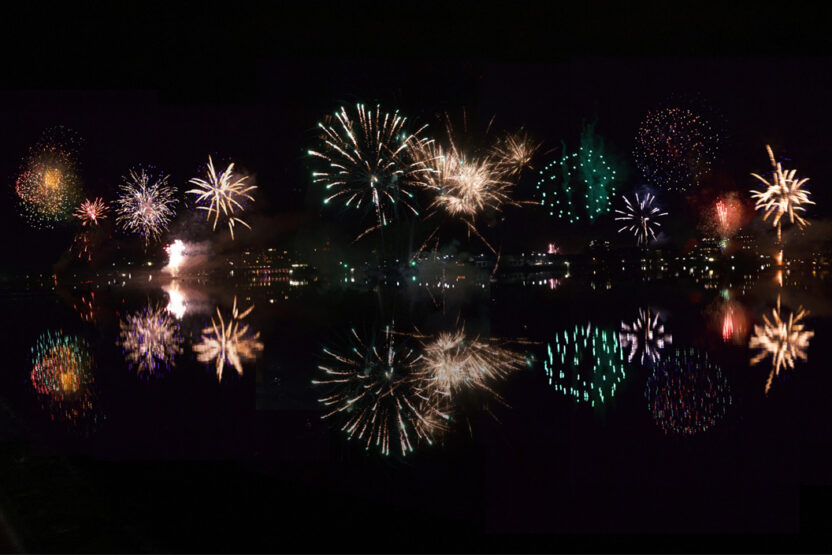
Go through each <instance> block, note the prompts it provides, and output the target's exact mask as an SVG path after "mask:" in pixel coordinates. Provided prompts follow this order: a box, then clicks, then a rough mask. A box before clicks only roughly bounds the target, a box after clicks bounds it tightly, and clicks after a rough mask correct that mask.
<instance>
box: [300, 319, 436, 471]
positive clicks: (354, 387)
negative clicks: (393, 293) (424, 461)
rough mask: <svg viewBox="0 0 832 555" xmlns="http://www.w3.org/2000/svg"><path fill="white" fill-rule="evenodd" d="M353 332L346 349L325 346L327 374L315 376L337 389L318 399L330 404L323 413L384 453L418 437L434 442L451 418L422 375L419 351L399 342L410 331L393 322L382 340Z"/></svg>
mask: <svg viewBox="0 0 832 555" xmlns="http://www.w3.org/2000/svg"><path fill="white" fill-rule="evenodd" d="M351 337H352V341H353V346H352V348H351V349H350V351H349V352H348V353H347V354H338V353H336V352H334V351H332V350H330V349H326V348H325V349H324V351H323V352H324V354H325V355H326V357H327V361H326V363H325V364H321V365H320V366H319V367H318V368H319V369H320V370H321V371H322V372H323V374H324V376H323V378H321V379H318V380H313V381H312V383H313V384H315V385H322V386H327V387H329V388H330V389H331V390H332V393H331V394H330V395H328V396H326V397H323V398H321V399H319V401H320V402H321V403H322V404H323V405H324V406H325V407H327V408H328V409H331V410H330V412H328V413H327V414H325V415H324V416H323V417H322V418H332V417H337V418H338V419H339V420H340V421H341V422H342V424H341V430H342V431H344V432H346V434H347V436H348V437H349V438H350V439H356V440H358V441H360V442H362V443H363V444H364V447H365V448H366V449H370V448H371V447H373V446H375V447H376V448H378V449H379V450H380V451H381V453H382V454H384V455H389V454H390V446H391V443H392V444H393V445H396V444H398V447H399V449H400V451H401V454H402V455H406V454H407V453H409V452H411V451H413V450H414V448H415V446H416V445H417V443H418V442H419V441H425V442H427V443H430V444H432V443H433V440H434V439H435V438H436V436H437V435H438V434H440V433H442V432H443V431H444V430H445V429H446V424H445V422H446V421H447V418H448V417H447V415H446V414H444V413H443V412H442V411H441V410H440V409H439V408H438V404H437V399H436V397H435V396H432V395H431V394H430V392H429V391H427V390H426V389H425V386H424V384H423V382H422V380H421V379H419V378H418V376H417V372H418V368H417V364H418V363H419V359H420V356H419V354H418V353H417V352H416V351H415V350H414V349H413V348H410V347H408V346H407V345H406V344H403V345H399V344H398V341H397V340H401V341H402V342H406V341H407V336H403V335H398V334H396V333H395V332H394V331H393V330H392V329H391V328H390V327H389V326H388V327H387V328H386V329H385V332H384V334H383V337H381V338H380V339H379V341H378V344H376V341H371V342H365V341H362V339H361V338H360V337H359V335H358V333H357V332H356V331H355V330H354V329H353V330H352V336H351Z"/></svg>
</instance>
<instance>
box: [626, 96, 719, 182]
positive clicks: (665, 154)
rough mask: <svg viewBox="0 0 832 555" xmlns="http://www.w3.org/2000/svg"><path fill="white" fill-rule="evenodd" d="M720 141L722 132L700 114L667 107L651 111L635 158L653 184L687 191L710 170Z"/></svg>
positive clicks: (643, 126) (640, 133)
mask: <svg viewBox="0 0 832 555" xmlns="http://www.w3.org/2000/svg"><path fill="white" fill-rule="evenodd" d="M718 141H719V135H718V133H716V131H714V129H713V127H712V126H711V124H710V123H709V122H708V121H706V120H705V119H704V118H703V117H702V116H700V115H699V114H697V113H695V112H693V111H691V110H689V109H686V108H664V109H661V110H657V111H650V112H648V113H647V116H646V117H645V119H644V120H643V121H642V122H641V125H640V126H639V129H638V134H637V136H636V146H635V150H634V151H633V156H634V157H635V162H636V166H638V168H639V169H640V170H641V172H642V174H643V175H644V177H645V179H647V180H648V181H649V182H650V183H652V184H654V185H658V186H660V187H663V188H667V189H676V190H679V191H684V190H685V189H687V188H688V187H689V186H690V185H691V184H696V183H698V181H699V179H700V178H701V177H702V176H703V175H705V174H706V173H707V172H708V171H709V170H710V167H711V164H712V163H713V161H714V159H715V157H716V154H715V153H716V144H717V143H718Z"/></svg>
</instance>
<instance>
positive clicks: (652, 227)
mask: <svg viewBox="0 0 832 555" xmlns="http://www.w3.org/2000/svg"><path fill="white" fill-rule="evenodd" d="M621 198H623V199H624V203H625V206H624V210H616V211H615V213H616V214H620V216H616V218H615V220H616V221H623V222H627V223H626V224H625V225H624V227H622V228H621V229H619V230H618V232H619V233H621V232H622V231H625V230H626V231H631V232H632V233H633V235H635V236H636V239H637V240H638V244H639V245H642V244H643V245H645V246H646V245H647V243H648V242H649V241H650V240H651V239H655V238H656V230H657V229H658V228H659V227H661V224H660V223H659V222H658V221H657V219H658V218H660V217H662V216H667V212H662V211H661V209H660V208H659V207H658V206H653V201H654V200H655V197H654V196H653V195H651V194H650V193H647V194H646V195H645V196H644V198H643V199H639V198H638V193H636V194H635V198H636V200H635V202H630V199H628V198H627V197H626V196H622V197H621Z"/></svg>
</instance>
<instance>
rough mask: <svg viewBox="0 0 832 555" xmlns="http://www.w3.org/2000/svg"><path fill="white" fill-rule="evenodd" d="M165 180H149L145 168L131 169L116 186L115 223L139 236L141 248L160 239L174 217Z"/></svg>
mask: <svg viewBox="0 0 832 555" xmlns="http://www.w3.org/2000/svg"><path fill="white" fill-rule="evenodd" d="M168 177H169V176H167V175H164V176H159V177H153V175H152V174H149V173H148V171H147V170H146V169H145V168H140V169H139V171H135V170H132V169H131V170H130V172H129V177H126V178H124V180H123V183H122V184H121V185H119V190H120V195H119V198H118V200H116V214H117V217H116V222H117V223H119V224H121V225H122V227H123V228H124V229H125V230H126V231H129V232H132V233H137V234H139V235H141V236H142V238H143V239H144V244H145V246H147V245H148V244H149V243H150V242H151V241H157V240H158V239H159V238H160V237H161V235H162V233H163V232H164V231H165V230H167V228H168V225H169V224H170V221H171V219H173V216H174V215H175V212H174V206H175V205H176V203H177V200H176V199H175V198H174V195H175V193H176V191H175V189H174V188H173V187H170V186H168Z"/></svg>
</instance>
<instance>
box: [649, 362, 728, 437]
mask: <svg viewBox="0 0 832 555" xmlns="http://www.w3.org/2000/svg"><path fill="white" fill-rule="evenodd" d="M644 397H645V399H647V407H648V408H649V409H650V413H651V414H652V415H653V420H655V421H656V424H657V425H658V426H659V428H661V430H662V431H663V432H664V433H665V434H677V435H683V436H691V435H693V434H696V433H699V432H704V431H705V430H708V429H709V428H711V427H712V426H714V425H715V424H716V423H717V422H719V421H720V420H721V419H722V418H723V417H725V414H726V413H727V411H728V407H729V406H730V405H731V403H732V398H731V391H730V387H729V385H728V380H727V378H726V377H725V376H724V375H723V373H722V369H721V368H720V367H719V366H717V365H716V364H714V363H713V362H711V360H710V359H709V358H708V355H707V354H706V353H700V352H699V351H696V350H694V349H687V350H680V349H676V350H675V352H674V353H673V354H672V355H671V356H670V357H669V358H667V359H666V360H663V361H661V362H660V363H659V364H657V365H656V366H655V367H654V369H653V373H652V375H650V377H648V378H647V384H646V386H645V388H644Z"/></svg>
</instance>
